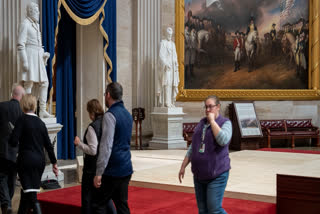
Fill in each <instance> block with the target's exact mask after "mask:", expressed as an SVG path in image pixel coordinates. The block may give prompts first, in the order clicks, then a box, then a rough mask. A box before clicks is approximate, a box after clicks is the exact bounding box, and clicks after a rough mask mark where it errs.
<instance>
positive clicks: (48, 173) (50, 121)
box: [41, 118, 64, 187]
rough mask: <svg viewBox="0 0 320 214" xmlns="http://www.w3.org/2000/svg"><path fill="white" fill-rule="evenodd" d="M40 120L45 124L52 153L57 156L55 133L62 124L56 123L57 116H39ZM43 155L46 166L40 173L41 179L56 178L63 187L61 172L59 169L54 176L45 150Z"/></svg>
mask: <svg viewBox="0 0 320 214" xmlns="http://www.w3.org/2000/svg"><path fill="white" fill-rule="evenodd" d="M41 120H42V121H43V122H44V123H45V124H46V127H47V129H48V133H49V137H50V140H51V143H52V144H53V148H54V154H55V155H56V157H57V134H58V132H59V131H60V130H61V128H62V127H63V126H62V125H61V124H60V123H57V118H41ZM45 156H46V168H45V169H44V172H43V174H42V177H41V181H44V180H50V179H54V180H58V182H59V184H60V186H61V187H63V186H64V183H63V181H64V174H63V172H61V171H60V170H59V174H58V177H56V176H55V174H53V172H52V165H51V163H50V159H49V157H48V153H47V151H45ZM58 167H59V166H58Z"/></svg>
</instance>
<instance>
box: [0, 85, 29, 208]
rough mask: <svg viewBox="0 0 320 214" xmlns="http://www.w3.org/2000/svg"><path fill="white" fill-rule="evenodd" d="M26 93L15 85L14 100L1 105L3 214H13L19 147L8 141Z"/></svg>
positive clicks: (0, 177)
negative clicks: (12, 145) (12, 206)
mask: <svg viewBox="0 0 320 214" xmlns="http://www.w3.org/2000/svg"><path fill="white" fill-rule="evenodd" d="M24 93H25V91H24V89H23V87H22V86H20V85H15V86H14V87H13V90H12V99H11V100H10V101H6V102H1V103H0V204H1V211H2V213H3V214H6V213H10V212H11V200H12V197H13V194H14V189H15V184H16V178H17V167H16V159H17V158H16V156H17V151H18V147H11V146H9V145H8V141H9V137H10V134H11V132H12V129H13V126H14V125H15V124H16V121H17V119H18V118H19V117H20V116H21V115H22V110H21V108H20V105H19V102H20V100H21V98H22V96H23V95H24Z"/></svg>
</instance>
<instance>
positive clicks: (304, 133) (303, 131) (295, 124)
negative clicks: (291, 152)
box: [286, 119, 320, 147]
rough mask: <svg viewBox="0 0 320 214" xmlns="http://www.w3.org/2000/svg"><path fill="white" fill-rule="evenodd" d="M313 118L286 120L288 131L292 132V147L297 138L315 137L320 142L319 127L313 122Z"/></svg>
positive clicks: (319, 143)
mask: <svg viewBox="0 0 320 214" xmlns="http://www.w3.org/2000/svg"><path fill="white" fill-rule="evenodd" d="M311 121H312V119H290V120H286V126H287V130H288V132H291V133H292V147H294V146H295V144H294V141H295V139H297V138H314V139H316V140H317V146H320V142H319V128H318V127H315V126H313V125H312V123H311Z"/></svg>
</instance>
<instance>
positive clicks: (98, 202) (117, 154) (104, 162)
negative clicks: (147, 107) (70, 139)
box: [94, 82, 133, 214]
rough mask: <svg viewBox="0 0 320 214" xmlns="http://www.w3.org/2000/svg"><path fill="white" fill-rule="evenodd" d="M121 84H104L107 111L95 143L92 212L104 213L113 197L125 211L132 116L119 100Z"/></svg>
mask: <svg viewBox="0 0 320 214" xmlns="http://www.w3.org/2000/svg"><path fill="white" fill-rule="evenodd" d="M122 94H123V91H122V86H121V85H120V84H119V83H117V82H113V83H110V84H108V86H107V89H106V92H105V103H106V106H107V107H108V108H109V110H108V111H107V112H106V113H105V114H104V116H103V120H102V137H101V141H100V145H99V150H98V151H99V154H98V160H97V169H96V176H95V177H94V185H95V187H96V188H98V195H97V198H96V199H95V200H94V211H95V213H105V205H106V204H107V203H108V202H109V200H110V199H112V200H113V202H114V204H115V206H116V209H117V213H118V214H129V213H130V209H129V206H128V185H129V181H130V179H131V175H132V173H133V169H132V162H131V153H130V141H131V132H132V122H133V120H132V116H131V114H130V113H129V112H128V110H127V109H126V108H125V107H124V104H123V101H122Z"/></svg>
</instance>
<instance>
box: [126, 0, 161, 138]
mask: <svg viewBox="0 0 320 214" xmlns="http://www.w3.org/2000/svg"><path fill="white" fill-rule="evenodd" d="M161 2H162V0H157V1H155V0H135V1H133V5H132V8H133V20H134V21H133V26H132V27H133V28H132V29H133V43H132V45H133V48H132V50H133V64H132V67H133V98H132V103H133V105H132V107H133V108H136V107H142V108H144V109H145V115H146V118H145V120H144V121H143V123H142V134H143V135H151V134H152V129H151V117H150V113H151V112H152V110H153V107H154V105H155V73H156V71H157V60H158V54H159V44H160V39H161V17H160V15H161Z"/></svg>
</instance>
